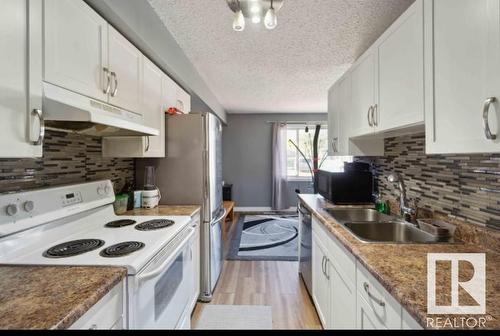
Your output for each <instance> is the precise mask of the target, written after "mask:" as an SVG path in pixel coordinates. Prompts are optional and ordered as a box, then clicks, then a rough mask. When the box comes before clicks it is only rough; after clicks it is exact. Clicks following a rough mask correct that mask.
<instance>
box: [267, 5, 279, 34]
mask: <svg viewBox="0 0 500 336" xmlns="http://www.w3.org/2000/svg"><path fill="white" fill-rule="evenodd" d="M264 25H265V26H266V28H267V29H274V28H276V26H277V25H278V18H277V17H276V12H275V11H274V7H273V0H271V8H269V9H268V10H267V13H266V16H265V17H264Z"/></svg>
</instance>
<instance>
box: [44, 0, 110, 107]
mask: <svg viewBox="0 0 500 336" xmlns="http://www.w3.org/2000/svg"><path fill="white" fill-rule="evenodd" d="M107 29H108V24H107V23H106V21H104V19H103V18H101V17H100V16H99V15H98V14H97V13H96V12H94V11H93V10H92V9H91V8H90V7H89V6H88V5H87V4H86V3H85V2H83V1H75V0H45V18H44V32H45V33H44V34H45V41H44V46H45V47H44V56H45V57H44V59H45V71H44V80H45V81H47V82H49V83H52V84H55V85H57V86H61V87H63V88H65V89H68V90H71V91H74V92H77V93H81V94H83V95H85V96H88V97H92V98H95V99H99V100H102V101H106V100H107V93H106V92H105V91H106V87H107V76H106V74H105V72H104V71H105V70H104V68H106V67H107V66H108V65H107V64H108V56H107V52H108V41H107V40H108V35H107Z"/></svg>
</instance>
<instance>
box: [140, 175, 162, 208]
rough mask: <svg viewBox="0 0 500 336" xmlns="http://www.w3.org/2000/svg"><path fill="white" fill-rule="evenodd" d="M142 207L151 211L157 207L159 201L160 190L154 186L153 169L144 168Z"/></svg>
mask: <svg viewBox="0 0 500 336" xmlns="http://www.w3.org/2000/svg"><path fill="white" fill-rule="evenodd" d="M141 197H142V207H143V208H145V209H153V208H156V207H157V206H158V204H159V203H160V199H161V193H160V189H158V187H157V186H156V178H155V167H153V166H146V167H145V168H144V190H142V192H141Z"/></svg>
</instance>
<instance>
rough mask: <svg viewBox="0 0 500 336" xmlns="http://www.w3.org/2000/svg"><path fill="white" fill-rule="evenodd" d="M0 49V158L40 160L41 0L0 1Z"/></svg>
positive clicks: (41, 134) (41, 132)
mask: <svg viewBox="0 0 500 336" xmlns="http://www.w3.org/2000/svg"><path fill="white" fill-rule="evenodd" d="M0 50H1V51H2V52H1V53H0V59H1V62H0V116H1V117H2V121H1V122H0V134H1V136H0V140H1V141H0V157H2V158H30V157H41V156H42V141H43V128H42V127H41V126H42V123H41V120H42V119H41V118H43V111H42V1H41V0H31V1H28V0H3V1H2V10H1V11H0Z"/></svg>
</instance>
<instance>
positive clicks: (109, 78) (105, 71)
mask: <svg viewBox="0 0 500 336" xmlns="http://www.w3.org/2000/svg"><path fill="white" fill-rule="evenodd" d="M102 71H103V72H104V75H105V76H106V88H104V89H103V90H102V92H103V93H104V94H108V93H109V91H110V90H111V76H110V75H109V69H108V68H102Z"/></svg>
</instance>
